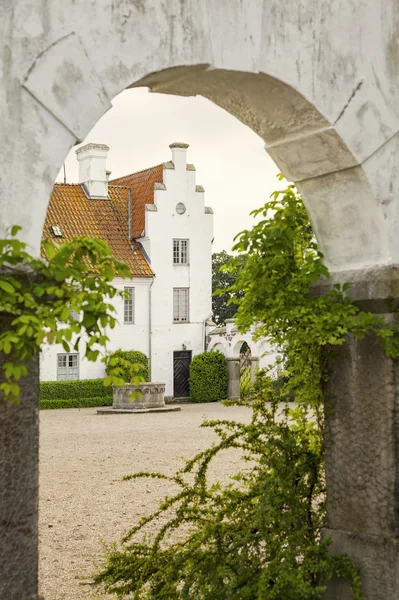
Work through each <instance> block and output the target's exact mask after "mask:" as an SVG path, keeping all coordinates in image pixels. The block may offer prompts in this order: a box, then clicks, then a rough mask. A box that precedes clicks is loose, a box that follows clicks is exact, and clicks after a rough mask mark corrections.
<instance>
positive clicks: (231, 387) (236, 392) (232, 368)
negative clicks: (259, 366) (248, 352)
mask: <svg viewBox="0 0 399 600" xmlns="http://www.w3.org/2000/svg"><path fill="white" fill-rule="evenodd" d="M226 360H227V373H228V377H229V382H228V386H227V397H228V399H229V400H238V398H239V397H240V359H239V358H226Z"/></svg>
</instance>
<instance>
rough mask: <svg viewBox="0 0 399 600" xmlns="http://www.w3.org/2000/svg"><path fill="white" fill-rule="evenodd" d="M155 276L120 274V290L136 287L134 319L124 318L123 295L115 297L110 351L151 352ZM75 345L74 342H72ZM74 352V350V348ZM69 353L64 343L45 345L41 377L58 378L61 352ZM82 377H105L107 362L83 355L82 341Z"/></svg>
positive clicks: (115, 283) (116, 284)
mask: <svg viewBox="0 0 399 600" xmlns="http://www.w3.org/2000/svg"><path fill="white" fill-rule="evenodd" d="M150 283H151V280H150V279H148V278H145V279H144V278H135V279H121V278H120V277H118V278H116V279H115V281H114V282H113V285H114V286H115V287H116V288H117V289H118V290H123V288H124V287H125V286H126V287H134V297H135V304H134V323H127V324H125V323H124V322H123V317H124V314H123V313H124V311H123V306H124V305H123V299H122V298H119V297H116V298H113V299H112V300H111V302H112V303H113V305H114V307H115V311H116V312H115V316H116V318H117V320H118V323H117V325H116V326H115V328H114V329H109V330H108V331H107V334H108V336H109V338H110V342H109V344H108V346H107V352H108V351H109V352H112V351H114V350H117V349H118V348H122V349H123V350H140V352H144V354H146V355H147V356H148V352H149V326H148V323H149V288H150ZM71 346H72V344H71ZM71 352H72V353H74V350H73V349H71ZM59 353H61V354H65V350H64V348H63V347H62V346H61V345H60V344H54V345H52V346H49V345H45V346H43V348H42V352H41V357H40V379H41V380H42V381H55V380H56V379H57V354H59ZM79 355H80V356H79V357H80V365H79V379H96V378H98V377H104V375H105V370H104V364H103V363H102V362H101V361H100V360H98V361H97V362H90V361H88V360H86V359H84V358H83V356H84V344H83V343H82V344H81V345H80V352H79Z"/></svg>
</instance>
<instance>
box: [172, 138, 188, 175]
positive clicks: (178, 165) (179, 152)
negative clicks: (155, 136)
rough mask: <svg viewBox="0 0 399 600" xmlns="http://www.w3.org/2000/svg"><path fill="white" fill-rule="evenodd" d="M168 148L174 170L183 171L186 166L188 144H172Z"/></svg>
mask: <svg viewBox="0 0 399 600" xmlns="http://www.w3.org/2000/svg"><path fill="white" fill-rule="evenodd" d="M169 148H170V149H171V150H172V162H173V164H174V165H175V169H185V168H186V164H187V148H188V144H183V143H181V142H174V143H173V144H170V146H169Z"/></svg>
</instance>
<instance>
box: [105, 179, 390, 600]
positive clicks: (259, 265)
mask: <svg viewBox="0 0 399 600" xmlns="http://www.w3.org/2000/svg"><path fill="white" fill-rule="evenodd" d="M253 214H254V215H255V216H261V217H263V218H262V219H261V220H260V221H259V222H258V223H257V224H256V225H255V226H254V227H253V229H252V230H251V231H244V232H242V233H241V234H239V235H238V236H237V242H236V245H235V247H234V248H233V249H234V250H236V251H237V252H238V253H241V255H244V256H245V264H243V262H242V259H241V260H240V258H236V257H232V258H230V259H229V261H228V263H227V267H226V268H227V270H228V271H229V272H230V273H231V274H232V275H233V277H234V278H235V281H234V284H233V285H232V286H231V288H230V290H229V291H230V292H231V294H237V293H242V299H241V301H240V303H239V306H238V311H237V313H236V323H237V324H238V326H239V327H240V328H241V329H243V330H246V329H247V328H248V327H249V326H250V325H253V324H254V325H256V326H257V333H256V335H257V336H265V337H267V338H269V339H270V340H271V341H272V343H273V344H276V345H278V346H279V348H280V349H281V350H282V352H283V353H284V355H285V356H286V358H287V360H286V362H285V365H284V366H285V371H284V375H283V377H281V378H280V380H279V382H278V385H276V382H275V380H274V379H273V376H272V374H271V372H261V373H260V374H259V375H258V377H257V381H256V383H255V386H254V387H253V389H252V392H251V396H252V398H253V401H252V405H251V406H252V420H251V423H250V424H243V423H238V422H235V421H231V420H224V421H213V422H208V423H205V424H204V426H207V427H212V428H213V429H214V431H215V432H216V433H217V435H218V438H219V439H218V442H217V443H216V444H215V445H213V446H212V447H211V448H209V449H207V450H205V451H204V452H200V453H199V454H197V456H196V457H194V458H193V459H192V460H190V461H187V462H186V464H185V466H184V467H183V468H182V469H181V470H180V471H178V472H177V473H176V474H175V475H174V476H172V477H167V476H164V475H162V474H159V473H137V474H134V475H132V476H128V477H127V478H126V479H134V478H136V477H150V478H151V477H153V478H159V479H168V480H170V481H171V482H173V483H174V484H176V486H177V492H176V494H175V495H173V496H172V497H168V498H166V499H165V500H164V501H163V503H162V504H161V505H160V507H159V509H158V510H157V511H156V512H155V513H154V514H152V515H150V516H148V517H145V518H143V519H142V520H141V521H139V523H138V524H137V525H135V526H134V527H133V528H132V529H131V530H130V531H129V533H128V534H127V535H126V536H125V538H124V539H123V541H122V545H121V546H120V547H116V548H111V549H110V550H109V553H108V555H107V557H106V562H105V565H104V568H103V570H102V571H101V572H100V573H99V574H98V576H97V578H96V581H95V582H96V583H97V584H102V585H103V586H105V589H106V590H107V591H110V592H112V593H114V594H116V596H117V597H125V596H126V595H127V594H132V597H133V598H135V599H136V600H147V599H150V598H151V599H159V600H161V599H166V598H176V599H186V598H187V599H188V598H196V599H198V600H211V599H212V600H256V599H259V600H260V599H262V600H301V599H302V600H312V599H314V600H316V599H319V598H321V596H322V593H323V590H325V587H326V583H327V581H328V580H329V579H330V578H331V577H332V576H333V575H334V574H335V575H337V576H339V577H346V578H347V579H348V580H349V582H350V585H351V588H352V591H353V597H354V599H355V600H361V599H362V592H361V584H360V579H359V574H358V571H357V568H356V566H355V565H354V563H353V562H352V561H351V560H350V558H349V557H348V556H346V555H344V554H341V555H332V554H331V553H330V552H329V540H328V539H324V540H322V539H321V528H322V527H323V526H324V525H325V522H326V521H325V520H326V506H325V476H324V437H323V433H324V413H323V396H324V390H325V384H326V382H327V380H328V370H329V365H330V361H331V360H332V357H333V355H334V348H336V347H337V346H339V345H341V344H343V343H344V341H345V338H346V336H347V334H348V333H351V334H353V335H356V336H358V337H360V338H361V337H364V336H365V335H367V333H368V332H374V333H375V334H376V336H377V338H378V339H379V340H380V341H381V343H383V344H384V347H385V351H386V352H387V353H388V354H389V355H391V356H398V355H399V344H398V335H397V333H398V332H397V330H394V329H392V328H390V327H389V326H388V325H387V324H386V323H385V322H384V320H383V319H382V318H380V317H377V316H375V315H373V314H371V313H366V312H363V311H361V310H360V309H359V308H358V307H357V306H356V305H355V304H354V303H353V302H352V301H351V300H350V299H349V297H348V296H347V293H346V292H347V290H348V286H347V285H345V284H344V285H342V286H340V285H337V286H335V287H334V288H333V289H331V290H330V291H329V292H328V293H326V294H325V295H323V296H318V295H316V294H314V293H313V291H312V286H313V285H314V284H315V282H316V281H317V280H318V279H319V277H321V276H324V277H328V271H327V269H326V267H325V266H324V264H323V257H322V254H321V252H320V251H319V249H318V246H317V243H316V241H315V239H314V237H313V232H312V228H311V226H310V223H309V220H308V217H307V214H306V210H305V208H304V205H303V203H302V200H301V198H300V196H299V195H298V194H297V192H296V190H295V188H294V186H289V187H288V188H287V189H286V190H284V191H283V192H276V193H275V194H273V195H272V200H271V201H270V202H269V203H267V204H266V205H265V206H264V207H263V208H262V209H260V210H258V211H254V213H253ZM280 366H281V365H280ZM292 397H294V399H295V405H294V408H291V407H290V405H288V404H286V403H280V400H285V399H291V398H292ZM232 449H238V450H241V452H242V453H243V454H244V459H245V460H246V462H245V463H244V465H245V466H244V468H243V469H242V472H241V473H238V474H237V475H236V476H235V477H233V478H232V480H231V482H230V483H229V484H227V485H221V484H220V483H217V484H215V483H212V482H210V481H209V480H208V469H209V466H210V465H211V464H212V461H213V459H214V458H215V457H217V456H218V455H219V454H220V453H221V452H224V451H225V450H227V451H231V450H232ZM193 476H194V477H193ZM161 517H162V523H163V524H161V525H159V528H158V533H157V534H156V535H155V536H152V537H151V536H148V537H144V539H143V537H142V535H143V533H145V532H146V528H147V527H148V525H149V524H155V523H158V522H159V519H160V518H161ZM140 536H141V537H140Z"/></svg>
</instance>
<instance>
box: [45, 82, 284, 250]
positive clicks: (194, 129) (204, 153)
mask: <svg viewBox="0 0 399 600" xmlns="http://www.w3.org/2000/svg"><path fill="white" fill-rule="evenodd" d="M112 104H113V107H112V108H111V110H109V111H108V112H107V113H106V114H105V115H104V116H103V117H102V119H100V121H99V122H98V123H97V124H96V125H95V127H94V128H93V129H92V130H91V132H90V133H89V135H88V136H87V138H86V139H85V142H84V143H87V142H94V143H97V144H107V145H108V146H109V147H110V151H109V154H108V160H107V169H109V170H110V171H112V174H111V179H112V178H114V177H120V176H122V175H127V174H128V173H133V172H135V171H140V170H141V169H145V168H147V167H152V166H154V165H157V164H159V163H161V162H165V161H167V160H170V159H171V151H170V149H169V144H171V143H172V142H186V143H187V144H190V147H189V149H188V153H187V162H190V163H193V164H194V165H195V167H196V170H197V173H196V178H197V184H198V185H203V186H204V188H205V205H206V206H211V207H212V208H213V211H214V235H215V241H214V243H213V251H214V252H219V251H220V250H223V249H225V250H227V251H230V250H231V247H232V244H233V238H234V236H235V235H236V234H237V233H238V232H239V231H242V230H243V229H247V228H250V227H252V225H253V223H254V222H255V221H254V219H253V217H250V216H249V213H250V211H251V210H253V209H255V208H259V207H260V206H262V205H263V204H264V203H265V202H266V201H267V200H268V198H269V196H270V194H271V193H272V192H273V191H274V190H275V189H279V188H281V187H283V186H284V185H286V183H285V182H279V181H278V180H277V178H276V174H277V173H278V168H277V166H276V165H275V163H274V162H273V161H272V159H271V158H270V157H269V156H268V155H267V154H266V152H265V150H264V147H263V146H264V142H263V140H262V139H261V138H260V137H258V136H257V135H256V134H255V133H254V132H253V131H252V130H251V129H249V128H248V127H246V126H245V125H243V124H242V123H241V122H240V121H238V120H237V119H236V118H235V117H233V116H231V115H230V114H229V113H227V112H226V111H224V110H223V109H221V108H219V107H218V106H216V105H215V104H213V103H212V102H210V101H209V100H207V99H205V98H202V97H201V96H196V97H191V98H182V97H179V96H170V95H166V94H153V93H150V92H149V91H148V90H147V88H139V89H130V90H125V91H124V92H122V93H121V94H119V96H117V97H116V98H114V100H113V102H112ZM75 149H76V147H75V148H72V150H71V152H70V153H69V155H68V157H67V159H66V161H65V166H66V174H67V183H76V182H77V181H78V162H77V160H76V155H75ZM57 181H63V171H62V170H61V171H60V173H59V175H58V177H57Z"/></svg>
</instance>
